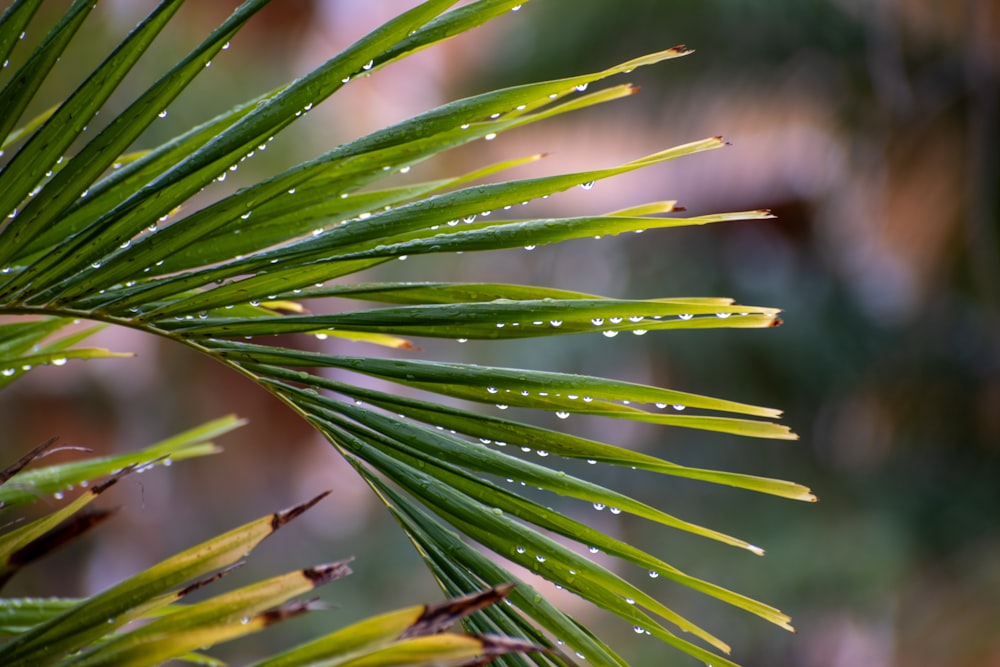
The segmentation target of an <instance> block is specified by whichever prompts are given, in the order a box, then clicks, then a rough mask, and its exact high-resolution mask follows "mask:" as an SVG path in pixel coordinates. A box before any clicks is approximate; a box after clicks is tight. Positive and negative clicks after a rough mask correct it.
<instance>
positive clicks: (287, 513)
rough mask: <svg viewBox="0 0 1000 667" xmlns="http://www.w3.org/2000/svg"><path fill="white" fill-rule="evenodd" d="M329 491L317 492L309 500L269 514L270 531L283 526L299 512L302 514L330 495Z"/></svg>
mask: <svg viewBox="0 0 1000 667" xmlns="http://www.w3.org/2000/svg"><path fill="white" fill-rule="evenodd" d="M330 493H331V492H330V491H324V492H323V493H321V494H319V495H318V496H316V497H315V498H312V499H311V500H307V501H306V502H304V503H302V504H301V505H296V506H295V507H291V508H289V509H287V510H282V511H280V512H275V513H274V514H272V515H271V530H272V532H273V531H275V530H278V529H279V528H281V527H282V526H284V525H285V524H286V523H288V522H289V521H291V520H292V519H294V518H295V517H297V516H299V515H300V514H302V513H303V512H305V511H306V510H308V509H309V508H310V507H312V506H313V505H315V504H316V503H318V502H319V501H321V500H323V499H324V498H326V497H327V496H328V495H330Z"/></svg>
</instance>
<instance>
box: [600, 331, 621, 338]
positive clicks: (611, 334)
mask: <svg viewBox="0 0 1000 667" xmlns="http://www.w3.org/2000/svg"><path fill="white" fill-rule="evenodd" d="M601 333H602V334H604V336H605V338H614V337H615V336H617V335H618V332H617V331H602V332H601Z"/></svg>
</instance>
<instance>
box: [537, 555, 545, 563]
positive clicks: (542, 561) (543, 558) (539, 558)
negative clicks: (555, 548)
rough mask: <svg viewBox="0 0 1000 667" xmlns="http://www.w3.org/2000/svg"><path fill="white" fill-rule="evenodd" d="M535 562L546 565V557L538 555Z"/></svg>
mask: <svg viewBox="0 0 1000 667" xmlns="http://www.w3.org/2000/svg"><path fill="white" fill-rule="evenodd" d="M535 560H537V561H538V562H539V563H544V562H545V556H543V555H541V554H538V555H537V556H535Z"/></svg>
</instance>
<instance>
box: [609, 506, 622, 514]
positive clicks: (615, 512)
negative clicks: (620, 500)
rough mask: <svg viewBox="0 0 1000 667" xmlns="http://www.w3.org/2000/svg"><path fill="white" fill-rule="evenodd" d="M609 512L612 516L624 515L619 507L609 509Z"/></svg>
mask: <svg viewBox="0 0 1000 667" xmlns="http://www.w3.org/2000/svg"><path fill="white" fill-rule="evenodd" d="M608 511H609V512H611V513H612V514H621V513H622V511H621V510H620V509H618V508H617V507H609V508H608Z"/></svg>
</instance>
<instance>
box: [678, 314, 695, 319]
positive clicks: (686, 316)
mask: <svg viewBox="0 0 1000 667" xmlns="http://www.w3.org/2000/svg"><path fill="white" fill-rule="evenodd" d="M677 317H679V318H680V319H682V320H690V319H691V318H692V317H694V315H692V314H691V313H681V314H680V315H678V316H677Z"/></svg>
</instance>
